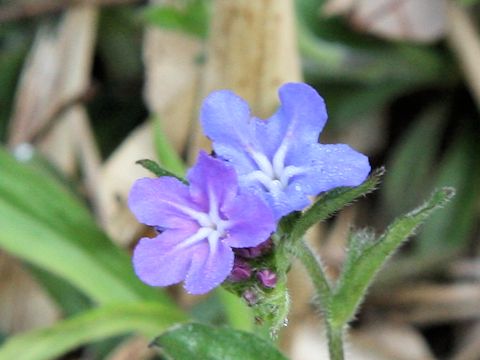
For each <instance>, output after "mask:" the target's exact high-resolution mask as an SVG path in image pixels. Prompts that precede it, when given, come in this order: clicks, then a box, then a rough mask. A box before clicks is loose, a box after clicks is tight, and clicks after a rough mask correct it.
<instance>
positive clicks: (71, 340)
mask: <svg viewBox="0 0 480 360" xmlns="http://www.w3.org/2000/svg"><path fill="white" fill-rule="evenodd" d="M185 320H186V319H185V317H184V315H183V314H182V313H180V312H178V311H176V310H175V309H172V308H171V307H169V306H164V305H161V304H158V303H142V302H140V303H131V304H111V305H107V306H103V307H100V308H97V309H94V310H89V311H87V312H84V313H82V314H80V315H77V316H74V317H72V318H69V319H67V320H64V321H61V322H59V323H57V324H55V325H53V326H51V327H49V328H46V329H41V330H34V331H30V332H27V333H24V334H20V335H17V336H14V337H10V338H8V339H7V341H5V343H4V344H3V346H1V347H0V359H5V360H6V359H16V360H44V359H45V360H48V359H54V358H57V357H58V356H60V355H62V354H64V353H66V352H68V351H70V350H73V349H75V348H77V347H78V346H80V345H83V344H86V343H89V342H93V341H98V340H101V339H105V338H108V337H111V336H116V335H121V334H126V333H130V332H139V333H141V334H143V335H146V336H148V337H152V336H154V334H158V332H159V331H163V330H165V328H167V327H168V326H171V325H172V324H174V323H178V322H180V321H185Z"/></svg>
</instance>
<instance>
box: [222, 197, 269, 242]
mask: <svg viewBox="0 0 480 360" xmlns="http://www.w3.org/2000/svg"><path fill="white" fill-rule="evenodd" d="M221 210H222V212H223V213H225V215H226V216H227V217H228V219H229V223H230V224H231V225H230V227H229V228H228V237H227V238H226V239H225V243H226V244H228V246H231V247H236V248H243V247H253V246H257V245H258V244H260V243H262V242H264V241H265V240H267V239H268V237H269V236H270V235H271V233H272V232H274V231H275V227H276V225H275V221H274V218H273V214H272V210H271V209H270V208H269V206H268V205H267V204H266V203H265V202H264V201H262V200H261V199H260V198H259V197H258V196H257V195H255V194H251V193H245V194H242V195H239V196H238V197H237V198H236V199H235V201H234V202H232V203H231V204H230V205H229V206H228V207H224V208H222V209H221Z"/></svg>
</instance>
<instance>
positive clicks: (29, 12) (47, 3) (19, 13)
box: [0, 0, 141, 24]
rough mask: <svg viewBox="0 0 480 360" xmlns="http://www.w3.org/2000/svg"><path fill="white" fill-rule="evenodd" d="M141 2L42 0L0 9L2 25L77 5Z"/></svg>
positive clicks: (118, 0)
mask: <svg viewBox="0 0 480 360" xmlns="http://www.w3.org/2000/svg"><path fill="white" fill-rule="evenodd" d="M140 1H141V0H42V1H31V2H27V3H19V4H18V3H14V4H11V5H6V6H2V7H0V24H1V23H5V22H9V21H17V20H23V19H30V18H34V17H37V16H42V15H47V14H52V13H58V12H61V11H63V10H66V9H68V8H70V7H73V6H76V5H93V6H114V5H123V4H131V3H136V2H140Z"/></svg>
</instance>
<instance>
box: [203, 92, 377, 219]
mask: <svg viewBox="0 0 480 360" xmlns="http://www.w3.org/2000/svg"><path fill="white" fill-rule="evenodd" d="M279 97H280V103H281V104H280V107H279V109H278V110H277V112H276V113H275V114H273V115H272V116H271V117H270V118H269V119H266V120H262V119H258V118H256V117H254V116H252V114H251V113H250V109H249V107H248V104H247V103H246V102H245V101H244V100H243V99H242V98H240V97H239V96H237V95H235V94H234V93H233V92H232V91H229V90H220V91H215V92H213V93H212V94H210V95H209V96H208V97H207V98H206V99H205V101H204V102H203V104H202V108H201V122H202V126H203V130H204V132H205V134H206V135H207V136H208V137H209V138H210V139H211V140H212V142H213V148H214V150H215V153H216V154H217V156H218V157H219V158H222V159H224V160H225V161H227V162H229V163H230V164H232V165H233V166H234V167H235V170H236V171H237V173H238V176H239V183H240V188H241V190H242V191H244V192H252V191H253V192H256V193H258V194H260V195H261V196H262V197H263V198H264V199H265V201H266V202H267V203H268V204H269V205H270V206H271V208H272V210H273V212H274V215H275V219H276V220H278V219H280V218H281V217H282V216H284V215H287V214H289V213H291V212H292V211H296V210H303V209H304V208H305V207H306V206H308V205H309V204H310V199H309V196H316V195H318V194H319V193H321V192H324V191H328V190H331V189H334V188H336V187H340V186H357V185H360V184H361V183H362V182H363V181H364V180H365V179H366V177H367V176H368V174H369V173H370V164H369V162H368V158H367V157H366V156H365V155H363V154H361V153H359V152H357V151H355V150H354V149H352V148H351V147H349V146H348V145H345V144H335V145H324V144H319V143H318V138H319V135H320V133H321V132H322V130H323V127H324V126H325V123H326V121H327V110H326V108H325V103H324V101H323V99H322V98H321V97H320V95H318V93H317V92H316V91H315V89H313V88H312V87H310V86H308V85H307V84H302V83H288V84H285V85H283V86H282V87H281V88H280V89H279Z"/></svg>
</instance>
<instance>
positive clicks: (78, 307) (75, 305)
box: [29, 265, 93, 317]
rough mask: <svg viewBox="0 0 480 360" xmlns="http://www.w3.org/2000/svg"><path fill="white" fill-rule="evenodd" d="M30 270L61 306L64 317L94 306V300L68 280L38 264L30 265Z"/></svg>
mask: <svg viewBox="0 0 480 360" xmlns="http://www.w3.org/2000/svg"><path fill="white" fill-rule="evenodd" d="M29 270H30V272H31V273H32V274H33V276H34V278H35V279H36V280H37V281H38V282H39V284H40V285H41V286H42V287H43V288H44V289H45V290H46V291H47V293H48V295H50V297H51V298H52V299H53V300H54V301H55V302H56V304H57V305H58V306H59V307H60V309H61V310H62V315H64V317H68V316H72V315H74V314H78V313H81V312H82V311H85V310H87V309H90V308H91V307H92V306H93V304H92V302H91V301H90V300H89V299H88V298H87V297H86V296H85V295H84V294H83V293H82V292H80V291H79V290H78V289H77V288H75V287H74V286H72V285H71V284H70V283H69V282H67V281H66V280H64V279H62V278H60V277H58V276H55V275H53V274H52V273H50V272H48V271H45V270H43V269H41V268H39V267H37V266H33V265H30V266H29Z"/></svg>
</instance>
